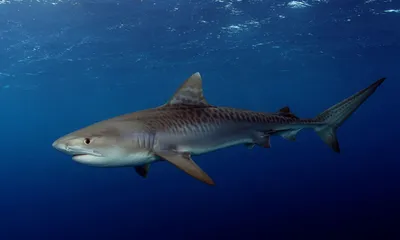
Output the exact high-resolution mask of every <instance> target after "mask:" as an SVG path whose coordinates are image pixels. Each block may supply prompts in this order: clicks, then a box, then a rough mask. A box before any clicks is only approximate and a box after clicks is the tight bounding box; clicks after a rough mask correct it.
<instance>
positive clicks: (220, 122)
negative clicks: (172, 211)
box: [53, 73, 384, 185]
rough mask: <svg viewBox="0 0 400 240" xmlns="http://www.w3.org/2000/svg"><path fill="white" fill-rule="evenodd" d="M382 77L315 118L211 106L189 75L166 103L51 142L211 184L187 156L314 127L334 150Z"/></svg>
mask: <svg viewBox="0 0 400 240" xmlns="http://www.w3.org/2000/svg"><path fill="white" fill-rule="evenodd" d="M383 81H384V78H382V79H380V80H378V81H376V82H375V83H373V84H372V85H370V86H369V87H367V88H365V89H363V90H361V91H360V92H358V93H356V94H354V95H353V96H351V97H349V98H347V99H345V100H343V101H342V102H340V103H338V104H336V105H334V106H332V107H331V108H329V109H328V110H326V111H324V112H323V113H321V114H319V115H318V116H317V117H316V118H312V119H300V118H298V117H296V116H295V115H294V114H293V113H291V112H290V109H289V108H288V107H284V108H282V109H280V110H279V111H277V112H273V113H263V112H254V111H250V110H242V109H235V108H227V107H216V106H212V105H210V104H209V103H207V101H206V100H205V98H204V96H203V89H202V80H201V76H200V74H199V73H195V74H193V75H192V76H191V77H190V78H189V79H187V80H186V81H185V82H184V83H183V85H182V86H181V87H180V88H179V89H178V90H177V92H176V93H175V94H174V96H173V97H172V98H171V99H170V101H168V102H167V103H166V104H164V105H162V106H159V107H156V108H151V109H146V110H142V111H137V112H134V113H130V114H126V115H122V116H117V117H114V118H111V119H108V120H104V121H101V122H98V123H95V124H93V125H90V126H88V127H85V128H83V129H80V130H77V131H75V132H72V133H70V134H68V135H66V136H63V137H61V138H59V139H57V140H56V141H55V142H54V143H53V147H54V148H56V149H57V150H59V151H61V152H64V153H66V154H69V155H72V158H73V159H74V160H75V161H77V162H80V163H83V164H87V165H92V166H97V167H128V166H129V167H135V169H136V171H137V173H138V174H139V175H141V176H143V177H146V176H147V173H148V170H149V166H150V164H152V163H154V162H158V161H160V160H166V161H168V162H170V163H172V164H173V165H175V166H176V167H178V168H180V169H181V170H183V171H185V172H186V173H188V174H189V175H191V176H193V177H194V178H196V179H198V180H201V181H203V182H204V183H207V184H210V185H214V181H213V180H212V179H211V178H210V177H209V176H208V175H207V174H206V173H205V172H204V171H202V169H201V168H200V167H199V166H197V165H196V163H194V162H193V160H192V159H191V156H192V155H199V154H205V153H208V152H211V151H215V150H217V149H221V148H226V147H229V146H233V145H238V144H245V145H247V146H248V147H253V146H254V145H259V146H262V147H266V148H269V147H270V137H271V136H274V135H279V136H282V137H284V138H285V139H288V140H295V136H296V134H297V133H298V132H299V131H300V130H302V129H304V128H311V129H314V130H315V131H316V132H317V134H318V135H319V136H320V137H321V139H322V140H323V141H324V142H325V143H326V144H328V145H329V146H330V147H331V148H332V149H333V150H334V151H336V152H339V151H340V150H339V144H338V141H337V139H336V130H337V129H338V127H339V126H340V125H341V124H342V123H343V122H344V121H345V120H346V119H347V118H348V117H349V116H350V115H351V114H352V113H353V112H354V111H355V110H356V109H357V108H358V107H359V106H360V105H361V104H362V103H363V102H364V101H365V100H366V99H367V98H368V97H369V96H370V95H371V94H372V93H374V92H375V90H376V88H377V87H378V86H379V85H380V84H382V82H383Z"/></svg>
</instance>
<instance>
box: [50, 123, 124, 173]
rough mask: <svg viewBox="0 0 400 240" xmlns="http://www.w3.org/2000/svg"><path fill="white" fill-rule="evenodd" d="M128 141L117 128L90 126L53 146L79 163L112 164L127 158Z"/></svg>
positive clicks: (55, 142) (64, 137)
mask: <svg viewBox="0 0 400 240" xmlns="http://www.w3.org/2000/svg"><path fill="white" fill-rule="evenodd" d="M127 142H128V140H125V139H124V138H122V137H121V134H120V133H119V131H118V129H116V128H110V127H107V126H102V127H97V126H89V127H86V128H83V129H81V130H78V131H75V132H72V133H70V134H68V135H65V136H63V137H61V138H59V139H57V140H56V141H54V142H53V147H54V148H55V149H57V150H59V151H61V152H63V153H66V154H68V155H71V156H72V159H73V160H75V161H77V162H79V163H83V164H87V165H93V166H110V165H113V163H115V161H120V160H122V159H125V158H127V156H128V155H129V153H128V151H127V149H126V148H125V147H124V146H126V145H127Z"/></svg>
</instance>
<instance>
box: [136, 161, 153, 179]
mask: <svg viewBox="0 0 400 240" xmlns="http://www.w3.org/2000/svg"><path fill="white" fill-rule="evenodd" d="M149 168H150V164H145V165H142V166H135V170H136V172H137V174H139V175H140V176H141V177H143V178H147V174H148V173H149Z"/></svg>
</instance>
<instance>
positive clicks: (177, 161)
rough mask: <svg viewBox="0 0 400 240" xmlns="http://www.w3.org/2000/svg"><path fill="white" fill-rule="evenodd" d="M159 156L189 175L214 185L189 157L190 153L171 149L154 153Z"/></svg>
mask: <svg viewBox="0 0 400 240" xmlns="http://www.w3.org/2000/svg"><path fill="white" fill-rule="evenodd" d="M156 154H157V155H158V156H159V157H161V158H163V159H165V160H166V161H168V162H170V163H172V164H173V165H174V166H175V167H177V168H179V169H181V170H182V171H184V172H185V173H187V174H189V175H190V176H192V177H194V178H196V179H197V180H200V181H202V182H204V183H206V184H208V185H215V183H214V181H213V180H212V179H211V178H210V177H209V176H208V175H207V173H205V172H204V171H203V170H202V169H201V168H200V167H199V166H198V165H197V164H196V163H195V162H194V161H193V160H192V158H191V156H190V153H177V152H173V151H163V152H157V153H156Z"/></svg>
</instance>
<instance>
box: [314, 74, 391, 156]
mask: <svg viewBox="0 0 400 240" xmlns="http://www.w3.org/2000/svg"><path fill="white" fill-rule="evenodd" d="M385 79H386V78H381V79H379V80H378V81H376V82H375V83H373V84H371V85H370V86H369V87H367V88H365V89H363V90H361V91H359V92H358V93H356V94H354V95H352V96H350V97H348V98H346V99H344V100H343V101H341V102H339V103H337V104H335V105H334V106H332V107H330V108H328V109H327V110H325V111H324V112H322V113H320V114H319V115H318V116H317V117H316V118H315V120H317V121H320V122H325V123H326V125H324V126H321V127H316V128H315V129H314V130H315V131H316V132H317V134H318V135H319V136H320V137H321V139H322V141H324V142H325V143H326V144H328V145H329V146H330V147H331V148H332V149H333V150H334V151H335V152H340V148H339V142H338V140H337V137H336V131H337V129H338V128H339V127H340V126H341V125H342V124H343V122H344V121H346V119H348V118H349V117H350V116H351V114H352V113H353V112H354V111H356V110H357V108H358V107H360V106H361V104H362V103H363V102H365V100H367V98H368V97H369V96H371V95H372V94H373V93H374V92H375V90H376V89H377V88H378V87H379V85H381V84H382V83H383V81H384V80H385Z"/></svg>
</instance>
